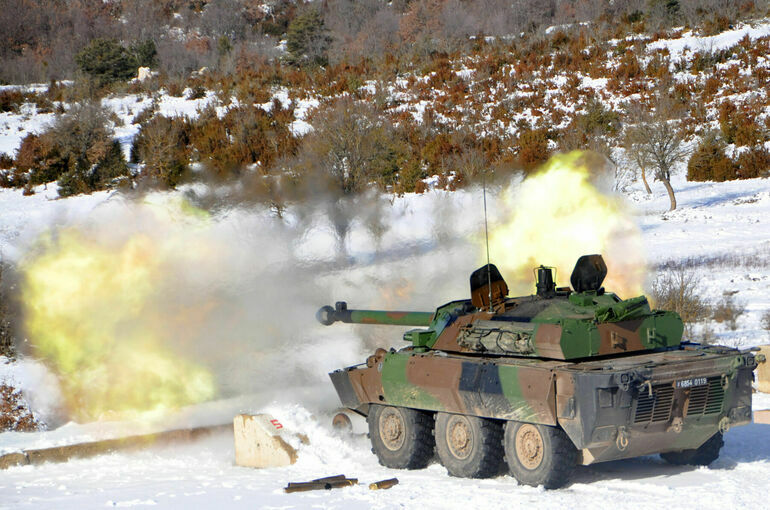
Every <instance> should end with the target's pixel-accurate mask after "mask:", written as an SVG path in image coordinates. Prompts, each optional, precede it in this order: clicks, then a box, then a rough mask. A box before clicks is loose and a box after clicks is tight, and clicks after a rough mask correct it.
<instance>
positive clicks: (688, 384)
mask: <svg viewBox="0 0 770 510" xmlns="http://www.w3.org/2000/svg"><path fill="white" fill-rule="evenodd" d="M707 383H708V380H707V379H706V378H705V377H693V378H691V379H681V380H679V381H677V382H676V387H677V388H694V387H695V386H705V385H706V384H707Z"/></svg>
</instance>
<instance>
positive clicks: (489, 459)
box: [436, 413, 503, 478]
mask: <svg viewBox="0 0 770 510" xmlns="http://www.w3.org/2000/svg"><path fill="white" fill-rule="evenodd" d="M502 439H503V426H502V424H501V423H499V422H496V421H493V420H486V419H484V418H479V417H477V416H465V415H462V414H448V413H438V415H437V416H436V452H437V453H438V457H439V459H441V464H443V465H444V467H445V468H446V469H447V471H449V474H450V475H452V476H459V477H464V478H489V477H491V476H495V475H498V474H500V468H501V466H502V464H503V452H502V451H501V449H500V441H502Z"/></svg>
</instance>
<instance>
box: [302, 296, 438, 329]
mask: <svg viewBox="0 0 770 510" xmlns="http://www.w3.org/2000/svg"><path fill="white" fill-rule="evenodd" d="M315 317H316V319H318V322H320V323H321V324H323V325H324V326H330V325H331V324H334V323H335V322H337V321H340V322H347V323H349V324H383V325H388V326H428V325H430V322H431V321H432V320H433V312H388V311H384V310H348V304H347V303H345V302H344V301H338V302H337V303H336V304H335V305H334V307H331V306H329V305H326V306H322V307H321V308H320V309H319V310H318V312H317V313H316V314H315Z"/></svg>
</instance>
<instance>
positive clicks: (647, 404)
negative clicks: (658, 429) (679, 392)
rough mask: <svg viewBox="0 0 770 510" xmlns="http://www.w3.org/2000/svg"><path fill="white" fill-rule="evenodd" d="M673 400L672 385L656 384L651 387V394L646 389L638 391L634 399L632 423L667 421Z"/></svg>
mask: <svg viewBox="0 0 770 510" xmlns="http://www.w3.org/2000/svg"><path fill="white" fill-rule="evenodd" d="M673 402H674V387H673V386H671V385H670V384H657V385H655V386H653V387H652V396H650V393H649V392H648V391H647V390H642V391H640V392H639V397H638V400H637V401H636V416H635V417H634V423H655V422H660V421H668V419H669V418H670V417H671V404H673Z"/></svg>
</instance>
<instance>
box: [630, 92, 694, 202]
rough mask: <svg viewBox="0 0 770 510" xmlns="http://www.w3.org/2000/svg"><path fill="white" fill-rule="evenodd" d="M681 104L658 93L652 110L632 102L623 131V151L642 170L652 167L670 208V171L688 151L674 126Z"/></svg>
mask: <svg viewBox="0 0 770 510" xmlns="http://www.w3.org/2000/svg"><path fill="white" fill-rule="evenodd" d="M680 111H681V107H680V105H678V104H677V103H676V102H675V101H674V100H673V99H671V98H670V97H669V96H668V95H666V94H665V93H658V94H657V96H656V97H655V99H654V101H653V105H652V109H651V110H650V109H646V108H645V107H644V106H642V105H638V104H635V105H633V106H632V107H630V108H629V111H628V114H629V117H630V123H631V126H630V127H629V128H628V131H627V134H626V140H627V143H626V150H627V151H628V153H629V156H630V157H631V159H632V160H633V161H635V162H637V164H638V165H639V167H640V168H643V169H647V168H650V169H653V170H654V172H655V174H654V175H655V179H657V180H659V181H660V182H662V183H663V186H665V187H666V191H667V192H668V198H669V200H670V202H671V208H670V209H669V210H671V211H673V210H674V209H676V196H675V195H674V188H672V187H671V170H672V169H673V168H674V166H675V165H676V164H677V163H679V162H680V161H683V160H684V159H685V158H686V157H687V155H688V154H689V150H688V148H687V146H686V145H685V143H684V138H683V137H682V134H681V132H680V130H679V127H678V120H679V115H680Z"/></svg>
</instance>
